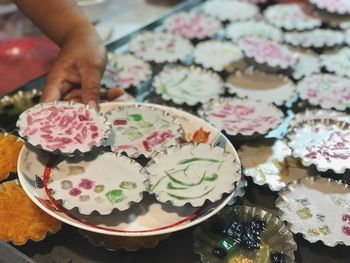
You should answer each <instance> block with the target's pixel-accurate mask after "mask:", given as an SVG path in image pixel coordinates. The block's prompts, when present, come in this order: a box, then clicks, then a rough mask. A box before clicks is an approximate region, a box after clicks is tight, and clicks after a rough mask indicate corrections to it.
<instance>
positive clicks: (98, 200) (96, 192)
mask: <svg viewBox="0 0 350 263" xmlns="http://www.w3.org/2000/svg"><path fill="white" fill-rule="evenodd" d="M141 169H142V166H141V165H140V164H138V163H137V162H135V161H134V160H132V159H130V158H128V157H126V156H123V155H116V154H114V153H108V152H105V153H103V152H101V153H90V154H85V155H84V156H76V157H72V158H68V159H66V160H64V161H63V162H61V163H59V164H58V165H57V166H56V167H54V169H53V170H52V176H51V178H50V179H51V181H50V183H49V185H48V187H49V188H50V189H52V190H53V192H52V196H53V197H54V198H55V199H56V200H61V201H62V205H63V207H65V208H66V209H73V208H77V209H78V210H79V212H80V213H81V214H84V215H90V214H91V213H92V212H93V211H97V212H98V213H99V214H101V215H108V214H111V213H112V211H113V210H114V209H118V210H121V211H123V210H126V209H128V208H129V207H130V205H131V203H132V202H135V203H137V202H140V201H141V200H142V194H143V191H145V190H146V188H147V186H146V183H145V181H146V177H145V176H143V174H141V173H140V170H141Z"/></svg>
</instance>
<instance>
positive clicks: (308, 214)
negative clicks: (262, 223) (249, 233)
mask: <svg viewBox="0 0 350 263" xmlns="http://www.w3.org/2000/svg"><path fill="white" fill-rule="evenodd" d="M288 187H289V190H287V189H286V190H284V191H282V192H280V199H279V200H280V201H279V202H278V203H277V206H278V208H279V209H280V210H281V211H282V212H283V213H282V215H281V216H280V218H281V220H283V221H287V222H288V223H289V226H290V230H291V231H292V232H293V233H301V234H303V236H304V238H305V239H306V240H308V241H309V242H312V243H314V242H317V241H319V240H321V241H322V242H323V243H324V244H325V245H327V246H331V247H334V246H336V245H337V244H339V243H344V244H345V245H347V246H349V245H350V235H347V234H345V231H344V227H349V224H350V216H349V207H350V190H349V187H345V185H344V184H342V183H340V182H337V181H334V180H330V179H327V178H321V177H316V178H315V177H306V178H304V179H301V180H300V181H298V182H293V183H291V184H289V186H288Z"/></svg>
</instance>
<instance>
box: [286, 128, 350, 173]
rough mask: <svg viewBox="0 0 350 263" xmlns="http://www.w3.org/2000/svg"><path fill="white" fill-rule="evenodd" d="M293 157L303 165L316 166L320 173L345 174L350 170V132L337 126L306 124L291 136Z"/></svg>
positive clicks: (290, 145)
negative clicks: (330, 171)
mask: <svg viewBox="0 0 350 263" xmlns="http://www.w3.org/2000/svg"><path fill="white" fill-rule="evenodd" d="M289 139H290V142H289V143H288V145H289V147H291V148H292V151H293V152H292V155H293V156H294V157H298V158H300V159H301V160H302V162H303V164H304V165H306V166H310V165H311V164H314V165H315V166H316V168H317V170H319V171H322V172H324V171H327V170H328V169H331V170H333V171H334V172H336V173H344V172H345V170H346V169H349V168H350V130H349V129H346V128H345V129H341V128H339V127H337V126H336V125H331V126H325V125H324V124H316V125H313V126H310V125H307V124H304V125H303V126H301V127H298V128H295V130H294V131H293V133H292V134H291V135H289Z"/></svg>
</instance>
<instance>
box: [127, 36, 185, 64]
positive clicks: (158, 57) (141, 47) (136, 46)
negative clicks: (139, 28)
mask: <svg viewBox="0 0 350 263" xmlns="http://www.w3.org/2000/svg"><path fill="white" fill-rule="evenodd" d="M129 49H130V51H131V52H133V53H134V54H135V55H136V56H138V57H140V58H142V59H144V60H146V61H154V62H157V63H165V62H175V61H177V60H180V59H182V58H184V57H186V56H187V55H189V54H190V53H191V52H192V45H191V43H190V41H189V40H187V39H184V38H182V37H180V36H176V35H174V34H171V33H166V32H150V31H145V32H142V33H140V34H138V35H137V36H135V37H134V38H133V39H131V41H130V44H129Z"/></svg>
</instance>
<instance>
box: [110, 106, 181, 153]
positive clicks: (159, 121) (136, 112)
mask: <svg viewBox="0 0 350 263" xmlns="http://www.w3.org/2000/svg"><path fill="white" fill-rule="evenodd" d="M106 117H107V120H108V121H109V122H110V123H111V124H112V129H111V136H110V138H109V139H108V140H107V141H106V145H108V146H110V147H111V150H112V151H114V152H117V153H122V152H125V153H126V154H127V155H128V156H130V157H134V158H136V157H138V156H140V155H141V154H143V155H144V156H146V157H150V156H151V155H152V154H154V153H155V152H159V151H161V150H162V149H163V148H164V147H168V146H171V145H174V144H176V143H177V140H178V139H179V138H181V137H182V135H183V130H182V128H181V126H180V124H179V123H178V122H176V121H175V118H174V117H173V116H171V115H169V114H168V113H167V112H165V111H162V110H159V109H156V108H153V107H151V106H147V105H141V104H135V105H131V106H120V107H117V108H115V109H113V110H111V111H109V112H107V113H106Z"/></svg>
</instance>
